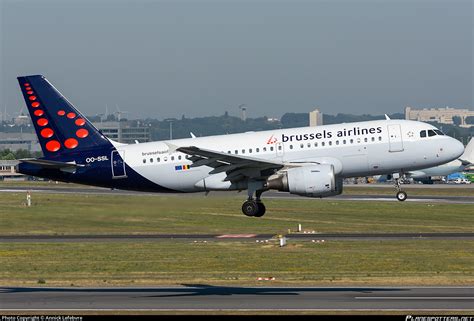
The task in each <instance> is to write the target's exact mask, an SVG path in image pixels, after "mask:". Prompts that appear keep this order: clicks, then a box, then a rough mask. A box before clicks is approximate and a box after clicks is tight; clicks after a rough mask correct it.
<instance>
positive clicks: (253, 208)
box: [242, 200, 259, 216]
mask: <svg viewBox="0 0 474 321" xmlns="http://www.w3.org/2000/svg"><path fill="white" fill-rule="evenodd" d="M242 212H243V213H244V214H245V215H247V216H256V215H257V213H258V212H259V206H258V203H257V202H255V201H253V200H248V201H245V202H244V204H242Z"/></svg>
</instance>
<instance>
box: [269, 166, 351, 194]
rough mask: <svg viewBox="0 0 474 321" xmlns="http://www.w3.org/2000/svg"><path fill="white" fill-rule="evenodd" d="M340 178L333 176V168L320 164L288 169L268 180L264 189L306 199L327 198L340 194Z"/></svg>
mask: <svg viewBox="0 0 474 321" xmlns="http://www.w3.org/2000/svg"><path fill="white" fill-rule="evenodd" d="M342 185H343V184H342V178H337V177H336V175H335V174H334V166H333V165H330V164H320V165H311V166H302V167H296V168H290V169H288V170H287V171H286V172H284V173H282V174H280V175H278V176H275V177H270V178H269V179H268V182H267V185H266V187H267V188H269V189H276V190H279V191H283V192H290V193H291V194H297V195H302V196H307V197H327V196H334V195H339V194H341V193H342Z"/></svg>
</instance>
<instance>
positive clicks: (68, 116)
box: [67, 113, 76, 119]
mask: <svg viewBox="0 0 474 321" xmlns="http://www.w3.org/2000/svg"><path fill="white" fill-rule="evenodd" d="M74 117H76V114H75V113H67V118H70V119H73V118H74Z"/></svg>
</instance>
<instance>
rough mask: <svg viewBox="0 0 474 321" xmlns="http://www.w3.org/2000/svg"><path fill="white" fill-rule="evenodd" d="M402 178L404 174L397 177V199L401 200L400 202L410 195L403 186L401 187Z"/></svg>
mask: <svg viewBox="0 0 474 321" xmlns="http://www.w3.org/2000/svg"><path fill="white" fill-rule="evenodd" d="M402 179H403V176H401V177H399V178H396V179H395V188H396V189H397V200H399V201H400V202H403V201H404V200H406V199H407V197H408V195H407V193H406V192H405V191H402V187H401V185H402V184H401V180H402Z"/></svg>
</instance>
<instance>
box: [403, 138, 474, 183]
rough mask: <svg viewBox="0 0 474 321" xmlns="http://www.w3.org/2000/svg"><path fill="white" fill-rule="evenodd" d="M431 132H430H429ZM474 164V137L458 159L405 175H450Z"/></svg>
mask: <svg viewBox="0 0 474 321" xmlns="http://www.w3.org/2000/svg"><path fill="white" fill-rule="evenodd" d="M428 134H429V132H428ZM473 164H474V139H473V138H471V140H470V141H469V143H468V144H467V146H466V148H465V150H464V153H463V154H462V155H461V156H459V158H458V159H455V160H452V161H450V162H449V163H446V164H442V165H438V166H435V167H430V168H424V169H420V170H416V171H409V172H407V173H406V174H405V175H406V176H407V177H410V178H414V179H422V178H428V179H429V178H430V177H432V176H448V175H449V174H453V173H457V172H464V171H465V170H466V169H467V168H468V167H470V166H472V165H473Z"/></svg>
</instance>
